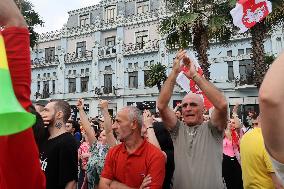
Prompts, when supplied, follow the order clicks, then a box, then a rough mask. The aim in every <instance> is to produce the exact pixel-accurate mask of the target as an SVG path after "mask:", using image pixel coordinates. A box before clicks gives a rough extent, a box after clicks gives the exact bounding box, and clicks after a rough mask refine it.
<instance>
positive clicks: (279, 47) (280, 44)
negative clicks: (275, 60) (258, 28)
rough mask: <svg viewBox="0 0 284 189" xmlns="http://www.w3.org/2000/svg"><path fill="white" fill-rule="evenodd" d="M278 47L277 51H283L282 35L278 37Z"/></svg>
mask: <svg viewBox="0 0 284 189" xmlns="http://www.w3.org/2000/svg"><path fill="white" fill-rule="evenodd" d="M276 49H277V52H278V53H280V52H281V51H282V40H281V37H277V38H276Z"/></svg>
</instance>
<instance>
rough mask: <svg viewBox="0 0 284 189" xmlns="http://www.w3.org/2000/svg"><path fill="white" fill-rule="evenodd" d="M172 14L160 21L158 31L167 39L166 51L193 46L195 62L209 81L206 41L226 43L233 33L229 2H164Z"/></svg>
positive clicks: (194, 0) (169, 0)
mask: <svg viewBox="0 0 284 189" xmlns="http://www.w3.org/2000/svg"><path fill="white" fill-rule="evenodd" d="M166 2H167V4H168V5H167V7H169V10H170V11H171V12H172V15H171V16H170V17H167V18H166V19H164V20H163V21H162V22H161V25H160V31H161V33H162V34H164V35H165V36H167V45H168V47H169V48H171V49H173V48H187V47H189V45H190V44H192V45H193V50H195V51H196V52H197V57H198V60H199V62H200V64H201V67H202V69H203V71H204V76H205V77H206V78H207V79H209V77H210V72H209V70H208V69H209V63H208V55H207V50H208V48H209V40H211V39H213V40H216V41H218V42H223V43H226V42H228V41H229V39H230V37H231V34H232V31H233V30H232V28H233V27H232V26H233V25H232V19H231V17H230V14H229V12H230V10H231V9H232V7H233V5H232V2H231V0H223V1H217V0H215V1H212V0H211V1H209V0H166Z"/></svg>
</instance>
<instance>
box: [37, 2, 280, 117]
mask: <svg viewBox="0 0 284 189" xmlns="http://www.w3.org/2000/svg"><path fill="white" fill-rule="evenodd" d="M136 2H137V1H135V0H133V1H116V0H111V1H101V2H100V3H99V4H98V5H94V6H90V7H86V8H82V9H78V10H73V11H70V12H69V18H68V21H67V25H66V26H63V28H62V30H60V31H56V32H49V33H46V34H42V35H41V36H40V42H39V44H38V46H37V48H36V49H35V50H34V51H33V52H32V60H33V65H32V99H33V100H36V96H35V93H36V92H37V90H38V84H40V90H39V93H41V94H42V93H43V83H44V81H50V82H49V83H50V86H49V92H51V90H52V85H51V82H52V80H55V81H56V82H55V83H56V92H55V94H53V93H52V94H50V95H49V98H61V99H66V100H68V102H69V103H70V104H71V105H75V104H76V100H77V99H78V98H84V99H85V100H86V103H87V104H89V115H90V116H92V117H94V116H95V115H97V114H98V113H99V108H98V99H99V98H103V99H108V100H110V101H111V102H110V109H113V112H114V114H116V113H117V111H118V110H119V109H120V108H122V107H123V106H126V105H127V104H131V103H135V102H144V101H156V100H157V98H158V95H159V91H158V89H157V87H156V86H155V87H152V88H150V87H146V86H145V84H144V72H145V71H147V70H149V66H150V65H151V64H155V63H158V62H161V63H162V64H163V65H166V66H167V74H169V73H170V71H171V69H172V63H173V58H174V57H175V54H176V52H175V51H172V50H169V49H167V48H166V46H165V41H164V40H163V38H162V36H160V35H159V33H158V23H159V19H160V17H162V16H161V15H158V14H157V13H156V12H157V10H156V9H160V14H165V12H163V10H164V8H163V7H159V6H161V5H162V3H161V2H160V1H159V0H150V12H148V13H145V14H142V15H137V14H136ZM113 4H115V5H116V7H117V11H116V12H117V15H118V16H117V18H116V21H115V22H113V23H106V22H105V21H104V10H105V7H107V6H108V5H113ZM83 14H89V15H90V24H88V25H86V26H79V22H78V21H79V16H80V15H83ZM143 30H148V39H149V40H150V41H151V43H150V42H149V44H150V45H148V46H146V47H145V48H143V49H139V48H138V49H137V47H135V45H136V44H135V40H136V39H135V32H137V31H143ZM110 36H116V45H115V46H114V47H113V49H115V50H114V51H108V50H109V48H108V47H106V46H105V38H107V37H110ZM81 41H86V49H87V50H88V51H90V53H89V54H88V55H87V56H86V57H83V58H76V57H74V56H73V55H72V53H74V52H76V44H77V42H81ZM152 42H153V43H152ZM53 46H54V47H56V52H55V54H56V56H57V57H58V58H57V59H56V60H55V61H54V62H51V63H46V62H44V60H43V61H41V62H40V61H35V59H36V58H37V59H39V58H44V57H45V56H44V53H45V52H44V49H45V48H48V47H53ZM264 46H265V51H266V52H267V53H269V54H275V55H276V54H278V53H279V52H280V51H281V50H282V49H283V47H284V35H283V29H282V28H279V29H278V30H277V31H275V32H274V33H273V34H272V35H271V36H270V37H269V38H268V39H267V40H266V42H265V44H264ZM59 47H60V48H59ZM250 48H251V44H250V38H248V37H243V36H235V37H234V39H233V40H232V41H231V42H230V43H229V44H227V45H222V44H219V43H211V45H210V49H209V50H208V54H209V61H210V64H211V66H210V72H211V81H212V82H213V83H214V84H215V85H216V86H217V87H218V88H220V89H222V91H223V92H224V94H225V95H226V97H227V99H228V101H229V104H230V105H234V104H236V103H237V102H238V103H241V104H258V100H257V96H258V91H257V89H256V87H255V86H253V85H249V84H242V83H238V82H237V78H240V62H241V61H242V60H248V59H250V52H249V51H250ZM107 51H108V52H107ZM189 51H190V52H193V51H192V49H189ZM230 51H231V53H230ZM242 53H243V54H242ZM193 54H194V52H193ZM227 62H232V67H233V73H234V79H233V80H232V81H229V73H228V70H229V66H228V63H227ZM106 66H111V70H106V69H105V68H106ZM82 70H83V72H84V73H82ZM87 70H88V72H87ZM74 71H76V74H74ZM133 71H137V72H138V88H129V74H130V73H132V72H133ZM54 72H55V73H56V74H55V75H54V74H53V73H54ZM38 74H39V76H38ZM48 74H49V76H50V77H48ZM105 74H111V77H112V87H113V89H114V90H112V92H111V93H107V94H104V93H103V89H104V75H105ZM82 77H89V83H88V92H81V78H82ZM69 78H75V79H76V91H75V92H74V93H70V92H69ZM184 95H185V92H184V91H183V90H182V89H181V88H180V87H179V86H176V87H175V89H174V92H173V96H172V99H171V101H170V103H169V105H170V106H172V105H173V103H174V102H175V101H176V100H181V99H182V97H183V96H184Z"/></svg>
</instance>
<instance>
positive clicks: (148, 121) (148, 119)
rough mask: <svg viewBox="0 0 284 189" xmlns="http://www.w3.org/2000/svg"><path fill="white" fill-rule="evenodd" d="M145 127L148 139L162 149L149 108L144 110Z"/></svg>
mask: <svg viewBox="0 0 284 189" xmlns="http://www.w3.org/2000/svg"><path fill="white" fill-rule="evenodd" d="M143 127H145V130H146V132H147V140H148V142H150V143H151V144H153V145H154V146H156V147H157V148H159V149H160V150H161V147H160V144H159V142H158V140H157V137H156V134H155V131H154V128H153V118H152V115H151V112H150V111H149V110H144V112H143Z"/></svg>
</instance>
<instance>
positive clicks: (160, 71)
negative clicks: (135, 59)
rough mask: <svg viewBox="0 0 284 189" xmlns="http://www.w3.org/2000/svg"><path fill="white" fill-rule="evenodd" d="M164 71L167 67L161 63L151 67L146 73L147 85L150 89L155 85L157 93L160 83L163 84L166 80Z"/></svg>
mask: <svg viewBox="0 0 284 189" xmlns="http://www.w3.org/2000/svg"><path fill="white" fill-rule="evenodd" d="M166 70H167V67H166V66H165V65H162V64H161V63H157V64H153V65H151V66H150V71H149V72H148V74H149V75H148V79H147V81H146V83H147V85H148V86H150V87H153V86H155V85H156V86H157V87H158V89H159V91H161V86H162V83H164V82H165V81H166V79H167V75H166Z"/></svg>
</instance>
